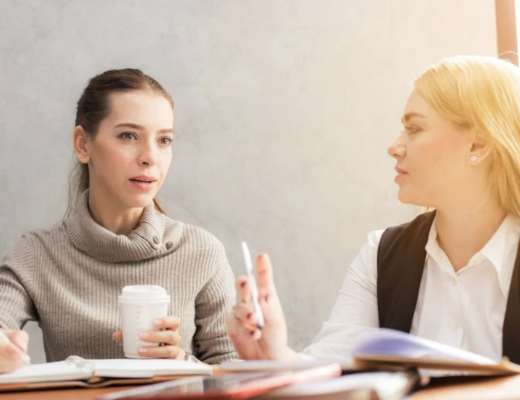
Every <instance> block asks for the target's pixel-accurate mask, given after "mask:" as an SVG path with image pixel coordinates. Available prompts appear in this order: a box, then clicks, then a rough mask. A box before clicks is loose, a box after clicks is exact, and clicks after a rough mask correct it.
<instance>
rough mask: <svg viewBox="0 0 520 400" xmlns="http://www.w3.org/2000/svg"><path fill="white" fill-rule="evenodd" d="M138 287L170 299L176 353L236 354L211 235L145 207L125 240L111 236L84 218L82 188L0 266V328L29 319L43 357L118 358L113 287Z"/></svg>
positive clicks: (226, 270) (222, 259) (222, 270)
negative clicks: (61, 214)
mask: <svg viewBox="0 0 520 400" xmlns="http://www.w3.org/2000/svg"><path fill="white" fill-rule="evenodd" d="M140 284H149V285H151V284H154V285H160V286H163V287H164V288H165V289H166V290H167V291H168V293H169V294H170V295H171V299H172V300H171V307H170V310H171V314H172V315H176V316H178V317H179V318H180V321H181V323H180V328H179V334H180V336H181V338H182V343H181V347H182V349H183V350H185V351H187V352H190V353H192V354H194V355H195V356H196V357H198V358H199V359H200V360H202V361H205V362H207V363H212V364H216V363H220V362H222V361H225V360H228V359H232V358H237V356H236V354H235V353H234V351H233V346H232V344H231V342H230V341H229V338H228V337H227V334H226V329H225V324H224V317H225V315H226V313H227V312H228V311H229V310H230V308H231V306H232V304H233V303H234V301H235V291H234V278H233V273H232V271H231V268H230V266H229V264H228V261H227V258H226V254H225V251H224V247H223V246H222V244H221V243H220V242H219V241H218V239H216V238H215V237H214V236H213V235H211V234H210V233H208V232H206V231H204V230H202V229H200V228H196V227H194V226H190V225H187V224H183V223H181V222H179V221H174V220H172V219H170V218H168V217H167V216H165V215H164V214H161V213H159V212H158V211H156V210H155V209H154V206H153V204H150V205H149V206H148V207H146V208H145V210H144V213H143V216H142V218H141V220H140V222H139V223H138V225H137V226H136V227H135V228H134V230H133V231H132V232H131V233H130V234H129V235H128V236H125V235H116V234H114V233H112V232H110V231H108V230H106V229H104V228H103V227H102V226H100V225H98V224H97V223H96V222H95V221H94V220H93V219H92V216H91V215H90V212H89V210H88V191H86V192H85V193H83V195H82V196H81V198H80V200H79V202H78V205H77V208H76V211H75V213H74V214H73V215H72V216H70V217H68V218H66V219H65V220H63V221H62V222H61V223H60V224H58V225H56V226H55V227H53V228H51V229H48V230H40V231H35V232H30V233H28V234H26V235H24V236H23V237H22V239H21V241H20V242H19V243H18V244H17V245H16V246H15V248H14V249H12V250H11V251H10V252H9V253H8V254H7V255H6V257H5V259H4V260H3V261H2V264H1V265H0V326H1V327H3V328H10V329H20V328H22V327H23V326H24V325H25V323H26V322H27V321H29V320H33V321H38V322H39V324H40V326H41V328H42V330H43V339H44V345H45V354H46V356H47V360H48V361H58V360H63V359H65V358H66V357H68V356H69V355H71V354H76V355H79V356H82V357H85V358H94V359H95V358H123V357H124V353H123V348H122V345H121V344H120V343H117V342H115V341H114V340H113V339H112V334H113V333H114V332H115V331H116V330H119V329H120V321H119V318H120V314H119V309H118V302H117V298H118V295H119V294H120V292H121V288H122V287H123V286H125V285H140Z"/></svg>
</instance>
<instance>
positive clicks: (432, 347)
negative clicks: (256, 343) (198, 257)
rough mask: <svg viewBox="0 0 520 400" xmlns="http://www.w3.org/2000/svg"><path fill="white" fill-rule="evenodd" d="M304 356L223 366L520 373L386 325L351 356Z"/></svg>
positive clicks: (363, 338)
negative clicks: (333, 366) (331, 365)
mask: <svg viewBox="0 0 520 400" xmlns="http://www.w3.org/2000/svg"><path fill="white" fill-rule="evenodd" d="M301 357H302V359H301V360H298V361H242V362H240V361H230V362H225V363H223V364H222V365H221V369H222V370H223V371H226V372H252V371H282V370H287V369H297V368H308V367H311V366H316V365H319V364H320V363H321V364H323V363H324V362H325V363H326V362H329V363H330V362H334V363H339V364H340V365H341V367H342V369H343V371H350V372H353V371H399V370H401V371H402V370H407V369H411V368H419V369H421V374H422V375H426V376H438V375H448V374H450V375H453V374H459V375H460V374H473V375H511V374H520V365H517V364H514V363H512V362H510V361H509V360H508V359H507V358H503V359H502V360H500V361H494V360H491V359H489V358H486V357H483V356H481V355H478V354H474V353H471V352H469V351H465V350H461V349H458V348H456V347H451V346H447V345H444V344H441V343H437V342H435V341H432V340H428V339H424V338H420V337H417V336H413V335H410V334H408V333H404V332H401V331H396V330H392V329H385V328H379V329H370V330H368V331H365V332H363V333H361V334H360V335H359V336H358V337H357V338H356V340H355V341H354V343H353V346H352V354H351V358H338V357H332V358H327V359H310V357H309V356H306V355H301ZM436 371H440V372H436Z"/></svg>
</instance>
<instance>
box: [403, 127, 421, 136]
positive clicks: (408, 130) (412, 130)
mask: <svg viewBox="0 0 520 400" xmlns="http://www.w3.org/2000/svg"><path fill="white" fill-rule="evenodd" d="M404 130H405V132H406V133H408V134H409V135H413V134H414V133H418V132H420V131H421V128H418V127H416V126H405V127H404Z"/></svg>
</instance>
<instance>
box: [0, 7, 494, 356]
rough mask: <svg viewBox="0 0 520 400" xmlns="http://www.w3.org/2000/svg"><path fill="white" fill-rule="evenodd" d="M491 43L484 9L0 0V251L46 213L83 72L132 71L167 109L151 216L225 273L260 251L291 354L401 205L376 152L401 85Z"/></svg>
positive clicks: (66, 161)
mask: <svg viewBox="0 0 520 400" xmlns="http://www.w3.org/2000/svg"><path fill="white" fill-rule="evenodd" d="M495 42H496V33H495V15H494V1H493V0H456V1H454V0H421V1H417V0H392V1H388V0H366V1H357V0H350V1H349V0H343V1H339V0H291V1H283V0H262V1H243V0H225V1H203V0H190V1H159V0H155V1H138V0H132V1H130V0H118V1H114V0H112V1H104V0H103V1H101V0H94V1H93V0H89V1H88V2H87V1H69V0H47V1H29V0H23V1H20V0H4V1H1V2H0V172H1V173H0V188H1V189H0V210H1V211H0V226H1V227H2V229H0V253H4V252H5V250H6V249H7V248H8V247H10V246H12V245H14V244H15V243H16V242H17V241H18V239H19V237H20V235H21V234H22V233H23V232H25V231H28V230H31V229H36V228H43V227H48V226H50V225H52V224H54V223H55V222H57V221H58V220H59V219H60V218H61V217H62V215H63V213H64V211H65V208H66V197H67V179H68V174H69V170H70V167H71V165H72V160H73V158H72V149H71V144H70V142H71V133H72V129H73V121H74V111H75V102H76V101H77V98H78V97H79V95H80V92H81V90H82V88H83V87H84V85H85V84H86V82H87V80H88V78H90V77H91V76H93V75H94V74H96V73H99V72H102V71H103V70H106V69H110V68H120V67H130V66H131V67H137V68H142V69H143V70H144V71H146V72H147V73H149V74H150V75H152V76H154V77H155V78H156V79H158V80H159V81H160V82H161V83H162V84H163V85H164V86H165V87H166V88H167V89H168V90H169V91H170V92H171V94H172V96H173V97H174V99H175V102H176V108H175V113H176V130H177V142H176V143H175V146H174V159H173V164H172V169H171V172H170V175H169V178H168V181H167V183H166V184H165V187H164V188H163V189H162V192H161V193H160V198H161V199H162V201H163V203H164V205H165V207H166V209H167V210H168V211H169V213H170V215H172V216H173V217H174V218H177V219H180V220H182V221H185V222H188V223H193V224H196V225H199V226H201V227H204V228H206V229H208V230H209V231H211V232H213V233H214V234H216V235H217V236H218V237H219V238H220V239H221V240H222V241H223V242H224V244H225V246H226V248H227V251H228V255H229V258H230V261H231V264H232V266H233V268H234V270H235V272H236V273H241V271H242V264H241V259H240V253H239V249H240V248H239V242H240V240H242V239H246V240H247V241H248V242H249V244H250V246H251V248H252V250H253V251H254V252H259V251H265V252H268V253H270V254H271V256H272V259H273V262H274V266H275V268H276V271H275V276H276V281H277V284H278V288H279V292H280V296H281V298H282V302H283V306H284V309H285V311H286V315H287V319H288V325H289V329H290V342H291V344H292V345H293V346H295V347H296V348H297V349H301V348H302V347H303V346H304V345H305V344H307V343H309V342H310V341H311V339H312V337H313V336H314V335H315V334H316V333H317V331H318V330H319V328H320V326H321V322H322V321H323V320H324V319H325V318H327V315H328V312H329V310H330V308H331V306H332V304H333V302H334V299H335V297H336V292H337V290H338V288H339V286H340V284H341V281H342V279H343V277H344V273H345V269H346V267H347V265H348V263H349V262H350V260H351V259H352V258H353V257H354V255H355V253H356V252H357V251H358V249H359V247H360V246H361V245H362V243H363V242H364V240H365V238H366V234H367V232H368V231H369V230H373V229H376V228H381V227H385V226H388V225H391V224H396V223H399V222H402V221H405V220H407V219H409V218H411V217H412V216H413V215H415V214H416V213H417V209H415V208H414V207H411V206H404V205H401V204H399V203H398V201H397V199H396V196H395V195H396V186H395V184H394V183H393V176H394V172H393V165H394V163H393V162H392V160H391V159H390V158H389V157H388V156H387V155H386V148H387V146H388V145H389V144H390V143H391V141H392V140H393V139H394V137H395V136H396V135H397V134H398V132H399V130H400V123H399V121H400V115H401V112H402V110H403V107H404V104H405V101H406V97H407V95H408V93H409V90H410V88H411V83H412V80H413V78H414V76H416V75H417V74H418V73H420V71H421V70H422V69H423V68H424V67H425V66H427V65H428V64H430V63H432V62H436V61H438V60H439V59H440V58H441V57H443V56H449V55H454V54H469V53H475V54H486V55H494V54H496V44H495ZM71 267H72V268H73V267H74V266H71ZM28 329H29V331H30V332H31V334H32V336H33V338H34V340H33V343H32V345H31V353H32V355H33V357H34V358H36V359H37V360H41V359H42V356H41V339H40V338H38V335H37V333H36V329H35V327H34V326H30V327H29V328H28Z"/></svg>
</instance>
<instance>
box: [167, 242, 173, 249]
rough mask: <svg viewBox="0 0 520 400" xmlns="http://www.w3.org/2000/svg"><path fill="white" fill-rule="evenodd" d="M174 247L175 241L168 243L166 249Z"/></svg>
mask: <svg viewBox="0 0 520 400" xmlns="http://www.w3.org/2000/svg"><path fill="white" fill-rule="evenodd" d="M172 247H173V242H168V243H166V249H167V250H170V249H171V248H172Z"/></svg>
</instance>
